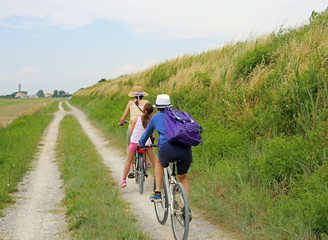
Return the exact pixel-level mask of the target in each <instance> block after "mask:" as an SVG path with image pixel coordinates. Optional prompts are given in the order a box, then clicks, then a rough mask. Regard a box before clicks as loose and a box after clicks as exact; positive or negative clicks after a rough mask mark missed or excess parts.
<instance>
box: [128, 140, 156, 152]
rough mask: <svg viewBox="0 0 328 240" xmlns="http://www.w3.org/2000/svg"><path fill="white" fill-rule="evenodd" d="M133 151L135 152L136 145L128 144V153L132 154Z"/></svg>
mask: <svg viewBox="0 0 328 240" xmlns="http://www.w3.org/2000/svg"><path fill="white" fill-rule="evenodd" d="M147 149H152V148H147ZM135 150H137V143H133V142H132V143H130V145H129V151H130V152H134V151H135Z"/></svg>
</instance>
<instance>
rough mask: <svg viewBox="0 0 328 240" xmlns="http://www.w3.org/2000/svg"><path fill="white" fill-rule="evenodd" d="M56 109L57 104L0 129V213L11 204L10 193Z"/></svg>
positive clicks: (25, 169)
mask: <svg viewBox="0 0 328 240" xmlns="http://www.w3.org/2000/svg"><path fill="white" fill-rule="evenodd" d="M56 105H57V106H56ZM56 108H57V109H58V102H57V103H56V102H55V103H52V104H51V105H50V106H48V107H46V108H44V109H42V110H41V111H40V112H38V113H35V114H32V115H26V116H22V117H19V118H17V119H15V120H14V121H13V122H12V123H11V124H10V125H9V126H7V127H3V128H0V210H1V209H3V208H4V207H5V206H6V205H7V204H9V203H12V197H11V196H10V193H12V192H15V191H17V184H18V183H19V182H20V181H21V179H22V177H23V176H24V174H25V173H26V171H27V170H28V169H29V168H30V163H31V161H32V160H33V159H34V155H35V153H36V152H37V147H38V144H39V141H40V139H41V136H42V134H43V132H44V130H45V128H46V127H47V126H48V125H49V123H50V121H51V120H52V119H53V115H52V114H49V113H50V112H53V111H55V110H56Z"/></svg>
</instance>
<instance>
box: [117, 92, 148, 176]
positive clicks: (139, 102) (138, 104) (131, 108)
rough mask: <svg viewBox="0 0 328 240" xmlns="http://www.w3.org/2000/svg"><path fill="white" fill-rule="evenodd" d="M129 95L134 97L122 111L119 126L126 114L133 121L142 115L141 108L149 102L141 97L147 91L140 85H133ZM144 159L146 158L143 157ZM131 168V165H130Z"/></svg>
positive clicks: (127, 137) (128, 132) (128, 140)
mask: <svg viewBox="0 0 328 240" xmlns="http://www.w3.org/2000/svg"><path fill="white" fill-rule="evenodd" d="M128 96H129V97H132V98H134V99H132V100H130V101H129V102H128V103H127V105H126V108H125V110H124V113H123V115H122V117H121V120H120V122H119V123H118V125H119V126H123V125H124V121H125V120H126V119H127V117H128V115H129V114H130V121H134V120H135V119H136V118H137V117H141V116H142V115H143V110H142V109H143V108H144V106H145V104H146V103H149V101H148V100H145V99H143V97H146V96H148V93H146V92H145V91H144V90H143V88H142V87H141V86H134V87H133V89H132V92H130V93H129V94H128ZM130 128H131V123H130V124H129V127H128V130H127V132H126V146H127V154H129V145H130V138H131V130H130ZM145 161H146V159H145ZM146 166H147V167H149V166H150V165H149V162H147V161H146ZM131 170H133V169H132V165H131ZM129 177H131V178H133V177H134V173H133V171H130V173H129Z"/></svg>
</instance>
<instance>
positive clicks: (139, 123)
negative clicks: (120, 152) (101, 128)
mask: <svg viewBox="0 0 328 240" xmlns="http://www.w3.org/2000/svg"><path fill="white" fill-rule="evenodd" d="M143 111H144V114H143V115H142V116H141V117H137V119H136V120H135V121H133V122H131V121H130V126H131V127H130V130H131V141H130V145H129V148H128V149H129V151H128V154H127V159H126V163H125V167H124V171H123V178H122V183H121V188H125V187H126V185H127V184H126V177H127V175H128V172H129V168H130V166H131V163H132V161H133V157H134V153H135V151H136V149H137V143H138V141H139V138H140V137H141V135H142V134H143V133H144V132H145V129H146V128H147V125H148V123H149V121H150V119H151V118H152V113H153V106H152V105H151V104H150V103H146V104H145V106H144V109H143ZM146 143H147V145H149V144H151V140H150V138H148V140H147V141H146ZM146 152H147V154H148V156H149V158H150V160H151V162H152V164H153V166H155V162H156V157H155V154H154V152H153V149H151V148H148V149H146Z"/></svg>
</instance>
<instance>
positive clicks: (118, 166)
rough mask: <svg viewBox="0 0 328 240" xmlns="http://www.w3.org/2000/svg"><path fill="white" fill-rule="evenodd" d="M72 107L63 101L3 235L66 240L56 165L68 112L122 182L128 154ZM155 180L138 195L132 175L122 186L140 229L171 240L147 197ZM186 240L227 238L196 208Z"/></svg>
mask: <svg viewBox="0 0 328 240" xmlns="http://www.w3.org/2000/svg"><path fill="white" fill-rule="evenodd" d="M68 105H69V104H68ZM71 107H72V106H71ZM72 109H73V111H72V112H65V111H64V110H63V109H62V107H61V105H60V110H59V111H58V112H57V113H56V114H55V119H54V120H53V122H52V123H51V124H50V125H49V127H48V128H47V130H46V132H45V134H44V139H43V141H42V144H43V146H41V147H40V153H39V156H38V159H37V161H35V163H34V165H35V166H34V168H33V170H32V171H30V172H29V174H28V175H27V176H26V177H25V178H24V180H23V181H22V183H21V184H20V186H19V192H18V193H17V194H16V197H17V203H16V204H15V205H13V206H11V207H10V208H8V209H7V210H6V211H5V212H4V217H3V218H0V239H1V238H3V239H13V240H15V239H24V240H25V239H68V237H67V225H66V223H65V209H64V208H63V207H60V202H61V200H62V199H63V198H64V190H63V188H62V184H63V183H62V181H61V179H60V173H59V171H58V168H57V165H56V163H55V144H56V139H57V135H58V128H59V123H60V121H61V120H62V118H63V117H64V116H65V114H69V113H70V114H73V115H75V116H76V117H77V119H78V120H79V122H80V124H81V126H82V128H83V131H84V132H85V133H86V134H87V136H88V137H89V138H90V140H91V141H92V142H93V144H94V145H95V146H96V148H97V150H98V152H99V154H100V155H101V157H102V158H103V161H104V163H105V165H106V166H107V167H108V169H109V171H111V173H112V176H113V177H114V179H115V180H116V181H117V184H118V185H119V184H120V180H121V177H122V172H123V168H124V163H125V154H124V153H122V152H121V151H119V150H117V149H115V148H114V147H113V146H110V143H109V142H108V141H107V140H106V139H105V138H104V136H103V134H102V133H101V131H99V130H98V129H97V128H95V127H94V126H93V125H92V124H90V122H89V120H88V118H87V117H86V115H85V114H84V113H83V112H81V111H80V110H78V109H77V108H75V107H72ZM152 183H153V179H151V177H150V179H149V178H148V179H147V180H146V182H145V186H144V187H145V190H144V194H143V195H140V194H139V191H138V185H137V184H135V183H134V181H133V180H130V179H128V186H127V187H126V188H125V189H124V190H122V192H123V196H124V198H125V199H126V200H127V201H128V202H130V203H131V208H132V209H133V211H134V212H135V214H136V216H137V217H138V219H139V223H140V225H141V227H142V228H143V229H145V231H146V232H148V233H149V234H150V235H151V236H153V237H154V239H173V234H172V229H171V223H170V220H168V222H167V223H166V224H165V225H164V226H163V225H161V224H159V223H158V222H157V219H156V216H155V212H154V207H153V204H152V203H151V202H150V201H149V199H148V197H149V195H150V194H151V192H152ZM188 239H223V240H224V239H229V238H227V237H226V236H224V235H223V233H222V232H221V231H220V230H218V229H217V228H215V227H214V226H212V225H211V224H209V223H208V222H206V221H204V220H202V218H201V217H200V216H198V215H197V213H195V212H193V220H192V222H191V224H190V232H189V238H188Z"/></svg>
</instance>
